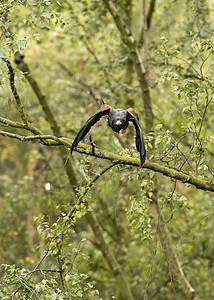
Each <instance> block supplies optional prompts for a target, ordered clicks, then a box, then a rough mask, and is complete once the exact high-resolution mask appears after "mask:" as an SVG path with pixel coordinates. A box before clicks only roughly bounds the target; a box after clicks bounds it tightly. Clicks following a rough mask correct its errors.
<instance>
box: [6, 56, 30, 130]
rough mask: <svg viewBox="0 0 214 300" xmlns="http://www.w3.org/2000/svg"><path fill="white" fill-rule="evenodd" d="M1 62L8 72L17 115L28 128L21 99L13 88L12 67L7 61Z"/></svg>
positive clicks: (13, 75)
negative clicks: (4, 64)
mask: <svg viewBox="0 0 214 300" xmlns="http://www.w3.org/2000/svg"><path fill="white" fill-rule="evenodd" d="M3 61H4V62H5V63H6V65H7V68H8V71H9V75H10V77H9V81H10V88H11V91H12V93H13V96H14V98H15V100H16V104H17V107H18V111H19V114H20V116H21V118H22V120H23V121H24V123H25V124H26V125H27V126H28V118H27V115H26V113H25V111H24V106H23V104H22V102H21V99H20V97H19V94H18V91H17V89H16V86H15V81H14V78H15V74H14V70H13V67H12V65H11V63H10V61H9V60H8V59H3Z"/></svg>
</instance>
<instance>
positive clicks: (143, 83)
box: [103, 0, 154, 132]
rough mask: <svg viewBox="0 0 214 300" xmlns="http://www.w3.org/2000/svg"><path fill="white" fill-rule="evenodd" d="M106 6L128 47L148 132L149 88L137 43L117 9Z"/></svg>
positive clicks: (150, 120)
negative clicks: (138, 84) (136, 77)
mask: <svg viewBox="0 0 214 300" xmlns="http://www.w3.org/2000/svg"><path fill="white" fill-rule="evenodd" d="M103 2H104V3H105V4H106V6H107V8H108V10H109V12H110V13H111V15H112V17H113V19H114V22H115V24H116V26H117V28H118V30H119V32H120V34H121V38H122V41H123V42H124V44H125V45H126V46H127V47H128V49H129V53H130V55H131V57H132V59H133V62H134V65H135V70H136V73H137V76H138V79H139V81H140V88H141V93H142V98H143V104H144V110H145V123H146V131H147V132H149V131H150V130H151V128H152V127H153V118H154V116H153V111H152V105H151V97H150V92H149V86H148V82H147V79H146V70H145V67H144V65H143V62H142V60H141V57H140V53H139V51H138V48H137V42H136V40H135V39H134V37H133V35H132V33H131V31H130V30H129V29H128V27H127V26H126V24H125V23H124V21H123V20H122V18H121V17H120V16H119V15H118V12H117V9H116V7H115V5H114V3H113V2H112V1H111V0H103Z"/></svg>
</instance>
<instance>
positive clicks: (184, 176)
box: [0, 130, 214, 192]
mask: <svg viewBox="0 0 214 300" xmlns="http://www.w3.org/2000/svg"><path fill="white" fill-rule="evenodd" d="M0 135H2V136H6V137H10V138H14V139H18V140H20V141H30V140H36V139H39V140H40V142H41V141H44V140H53V141H54V142H50V141H49V143H48V145H49V146H59V145H64V146H66V147H70V146H71V144H72V142H73V141H72V140H71V139H67V138H58V137H56V136H52V135H38V136H21V135H17V134H13V133H10V132H5V131H1V130H0ZM88 150H89V146H88V145H86V144H84V143H79V146H78V147H77V150H76V151H77V152H79V153H83V154H86V155H90V156H94V157H98V158H102V159H107V160H110V161H112V162H113V163H118V164H125V165H131V166H137V167H138V166H139V162H140V160H139V159H138V158H134V157H128V156H120V155H117V154H114V153H111V152H107V151H102V150H100V149H97V148H95V149H94V151H93V152H88ZM144 168H146V169H149V170H152V171H155V172H158V173H161V174H163V175H165V176H167V177H171V178H174V179H177V180H180V181H182V182H183V183H187V184H191V185H194V186H195V187H196V188H197V189H201V190H205V191H211V192H214V182H213V181H209V180H203V179H199V178H197V177H194V176H192V175H189V174H188V173H184V172H182V171H180V170H176V169H173V168H169V167H166V166H163V165H160V164H158V163H154V162H151V161H146V163H145V165H144Z"/></svg>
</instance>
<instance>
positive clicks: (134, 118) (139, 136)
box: [127, 108, 146, 168]
mask: <svg viewBox="0 0 214 300" xmlns="http://www.w3.org/2000/svg"><path fill="white" fill-rule="evenodd" d="M127 112H128V120H129V121H131V122H132V123H133V124H134V126H135V129H136V148H137V151H138V152H140V166H141V168H142V166H143V165H144V163H145V160H146V149H145V144H144V140H143V133H142V129H141V126H140V123H139V118H138V115H137V113H136V111H135V110H134V109H133V108H128V109H127Z"/></svg>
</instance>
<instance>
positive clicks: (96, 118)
mask: <svg viewBox="0 0 214 300" xmlns="http://www.w3.org/2000/svg"><path fill="white" fill-rule="evenodd" d="M110 109H111V106H109V105H108V104H104V105H102V106H101V108H100V110H98V111H97V112H96V113H95V114H94V115H93V116H91V117H90V118H89V119H88V121H87V122H86V123H85V124H84V125H83V127H82V128H81V129H80V131H79V132H78V134H77V136H76V138H75V140H74V142H73V144H72V146H71V155H72V152H73V150H74V149H76V147H77V145H78V144H79V142H80V141H81V140H82V139H84V137H85V136H86V134H87V133H88V132H89V131H90V129H91V127H92V126H93V125H94V124H95V123H97V122H98V121H99V120H100V118H101V117H102V116H104V115H108V114H109V111H110Z"/></svg>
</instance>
